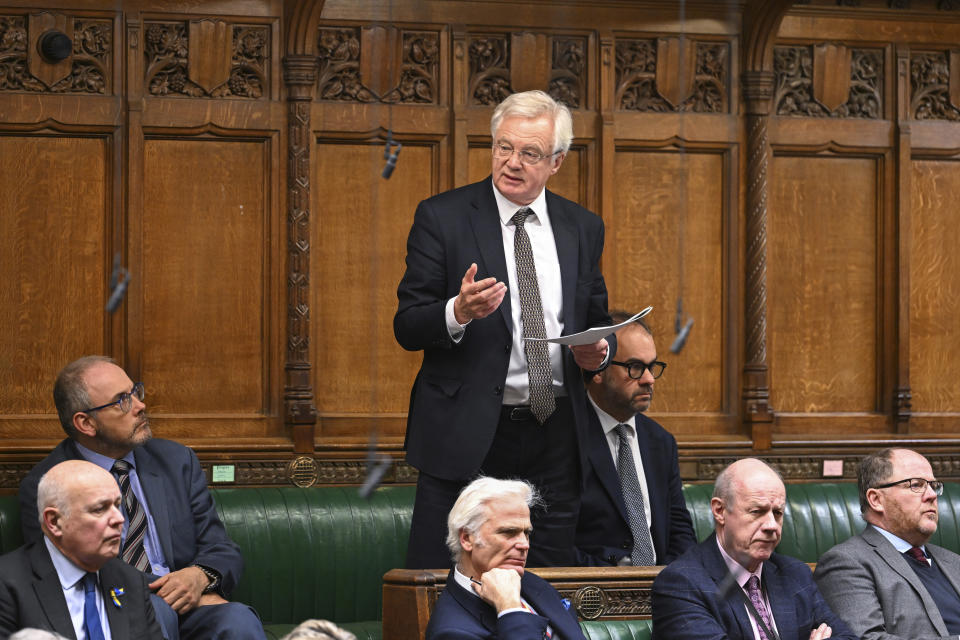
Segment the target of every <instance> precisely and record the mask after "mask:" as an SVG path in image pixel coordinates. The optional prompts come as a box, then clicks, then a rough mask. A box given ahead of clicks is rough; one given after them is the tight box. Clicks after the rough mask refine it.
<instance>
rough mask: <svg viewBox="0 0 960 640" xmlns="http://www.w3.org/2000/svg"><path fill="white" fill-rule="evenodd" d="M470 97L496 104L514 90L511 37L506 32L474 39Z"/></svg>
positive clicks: (470, 54)
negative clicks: (511, 74) (511, 76)
mask: <svg viewBox="0 0 960 640" xmlns="http://www.w3.org/2000/svg"><path fill="white" fill-rule="evenodd" d="M468 51H469V54H468V55H469V60H470V97H471V99H472V100H473V103H474V104H482V105H495V104H500V103H501V102H503V101H504V100H505V99H506V98H507V96H509V95H510V94H511V93H513V89H512V88H511V86H510V40H509V39H508V38H507V36H506V35H496V36H478V37H475V38H471V39H470V47H469V49H468Z"/></svg>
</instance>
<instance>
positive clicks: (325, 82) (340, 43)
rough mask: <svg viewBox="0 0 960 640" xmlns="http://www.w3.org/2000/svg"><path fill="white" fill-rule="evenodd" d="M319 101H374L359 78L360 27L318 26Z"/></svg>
mask: <svg viewBox="0 0 960 640" xmlns="http://www.w3.org/2000/svg"><path fill="white" fill-rule="evenodd" d="M317 57H318V58H319V59H320V79H319V81H318V82H319V86H320V92H319V96H320V99H321V100H344V101H352V102H373V101H374V100H376V97H375V96H374V95H373V92H372V91H370V90H369V89H367V88H366V87H365V86H363V83H362V82H361V81H360V29H359V28H348V29H320V40H319V42H318V43H317Z"/></svg>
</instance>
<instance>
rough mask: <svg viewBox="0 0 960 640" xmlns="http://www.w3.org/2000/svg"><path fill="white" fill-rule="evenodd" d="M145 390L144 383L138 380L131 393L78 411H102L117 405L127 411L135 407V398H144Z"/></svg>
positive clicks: (122, 394)
mask: <svg viewBox="0 0 960 640" xmlns="http://www.w3.org/2000/svg"><path fill="white" fill-rule="evenodd" d="M143 395H144V390H143V383H142V382H138V383H136V384H135V385H133V389H132V390H130V392H129V393H121V394H120V397H119V398H117V399H116V400H114V401H113V402H108V403H107V404H102V405H100V406H99V407H90V408H89V409H83V410H81V411H79V412H78V413H92V412H94V411H100V410H101V409H106V408H107V407H112V406H113V405H117V406H118V407H120V411H122V412H123V413H127V412H129V411H130V409H132V408H133V399H134V398H136V399H137V400H141V401H142V400H143Z"/></svg>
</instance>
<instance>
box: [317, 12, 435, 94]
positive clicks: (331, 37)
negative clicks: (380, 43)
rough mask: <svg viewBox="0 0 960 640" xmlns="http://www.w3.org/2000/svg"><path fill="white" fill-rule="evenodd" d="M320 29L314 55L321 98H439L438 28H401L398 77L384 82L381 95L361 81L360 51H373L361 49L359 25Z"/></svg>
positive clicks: (364, 53) (369, 53)
mask: <svg viewBox="0 0 960 640" xmlns="http://www.w3.org/2000/svg"><path fill="white" fill-rule="evenodd" d="M390 29H392V30H393V31H394V32H395V31H396V30H395V29H393V28H390ZM319 32H320V35H319V40H318V42H317V57H318V58H319V60H320V78H319V81H318V86H319V96H320V99H321V100H334V101H344V102H384V103H405V104H418V103H419V104H437V103H438V102H439V96H438V88H439V80H440V72H439V70H440V34H439V32H437V31H403V32H401V35H402V42H403V45H402V50H401V65H400V77H399V78H398V79H396V80H393V79H390V81H389V82H388V83H387V85H388V86H391V87H392V88H391V89H389V90H388V91H386V92H385V93H383V95H382V96H380V95H378V94H377V92H376V91H374V90H373V89H371V88H370V87H368V86H366V85H365V84H364V81H363V77H362V75H363V74H362V73H361V66H360V60H361V55H376V54H374V53H373V52H363V51H362V50H361V49H362V48H361V37H360V28H359V27H340V28H321V29H320V30H319ZM391 35H393V34H391Z"/></svg>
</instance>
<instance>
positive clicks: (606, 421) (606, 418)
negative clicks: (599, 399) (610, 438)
mask: <svg viewBox="0 0 960 640" xmlns="http://www.w3.org/2000/svg"><path fill="white" fill-rule="evenodd" d="M587 398H589V399H590V404H592V405H593V408H594V409H596V410H597V419H598V420H599V421H600V427H601V428H602V429H603V433H604V434H605V435H610V432H611V431H613V430H614V429H616V428H617V425H618V424H625V425H627V426H629V427H630V428H631V429H633V432H634V433H636V432H637V426H636V424H635V421H636V416H633V417H632V418H630V419H629V420H627V421H625V422H620V421H619V420H617V419H616V418H614V417H613V416H612V415H610V414H609V413H607V412H606V411H604V410H603V409H601V408H600V407H599V406H598V405H597V403H596V402H594V400H593V396H591V395H590V394H589V393H587Z"/></svg>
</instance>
